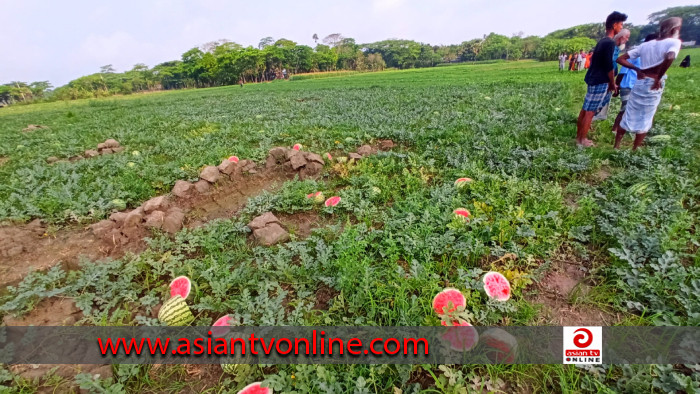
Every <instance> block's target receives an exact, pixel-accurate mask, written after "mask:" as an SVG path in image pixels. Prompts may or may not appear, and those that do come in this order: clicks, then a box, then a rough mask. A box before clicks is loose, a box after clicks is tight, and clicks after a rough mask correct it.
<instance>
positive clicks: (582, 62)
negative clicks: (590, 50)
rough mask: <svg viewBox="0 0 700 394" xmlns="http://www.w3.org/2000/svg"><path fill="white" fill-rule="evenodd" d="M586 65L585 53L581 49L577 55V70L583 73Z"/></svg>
mask: <svg viewBox="0 0 700 394" xmlns="http://www.w3.org/2000/svg"><path fill="white" fill-rule="evenodd" d="M585 65H586V53H585V52H584V51H583V49H581V52H579V54H578V70H579V71H583V69H584V66H585Z"/></svg>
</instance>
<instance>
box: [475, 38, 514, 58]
mask: <svg viewBox="0 0 700 394" xmlns="http://www.w3.org/2000/svg"><path fill="white" fill-rule="evenodd" d="M510 52H511V42H510V39H509V38H508V37H506V36H503V35H500V34H496V33H491V34H489V35H488V36H486V38H485V39H484V41H483V42H482V44H481V53H479V55H478V56H477V59H479V60H492V59H506V60H508V56H509V55H510Z"/></svg>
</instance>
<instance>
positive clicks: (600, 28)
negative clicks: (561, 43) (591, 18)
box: [545, 21, 605, 41]
mask: <svg viewBox="0 0 700 394" xmlns="http://www.w3.org/2000/svg"><path fill="white" fill-rule="evenodd" d="M604 36H605V24H604V23H603V22H602V21H601V22H600V23H587V24H584V25H577V26H573V27H569V28H566V29H561V30H555V31H553V32H551V33H549V34H547V35H546V36H545V38H555V39H569V38H574V37H588V38H591V39H594V40H596V41H597V40H600V39H601V38H603V37H604Z"/></svg>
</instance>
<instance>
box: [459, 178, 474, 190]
mask: <svg viewBox="0 0 700 394" xmlns="http://www.w3.org/2000/svg"><path fill="white" fill-rule="evenodd" d="M471 181H472V179H471V178H459V179H457V180H456V181H455V186H457V187H458V188H460V189H461V188H463V187H464V186H466V185H467V184H469V182H471Z"/></svg>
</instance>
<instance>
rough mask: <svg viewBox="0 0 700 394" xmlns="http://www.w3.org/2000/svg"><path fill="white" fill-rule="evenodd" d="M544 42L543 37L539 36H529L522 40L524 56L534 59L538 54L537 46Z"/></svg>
mask: <svg viewBox="0 0 700 394" xmlns="http://www.w3.org/2000/svg"><path fill="white" fill-rule="evenodd" d="M541 43H542V39H541V38H540V37H537V36H527V37H525V38H523V41H522V44H523V46H522V51H523V58H525V59H534V58H535V57H536V55H537V48H538V47H539V46H540V44H541Z"/></svg>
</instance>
